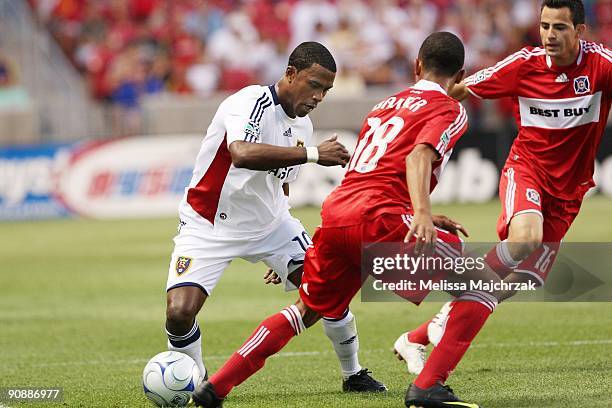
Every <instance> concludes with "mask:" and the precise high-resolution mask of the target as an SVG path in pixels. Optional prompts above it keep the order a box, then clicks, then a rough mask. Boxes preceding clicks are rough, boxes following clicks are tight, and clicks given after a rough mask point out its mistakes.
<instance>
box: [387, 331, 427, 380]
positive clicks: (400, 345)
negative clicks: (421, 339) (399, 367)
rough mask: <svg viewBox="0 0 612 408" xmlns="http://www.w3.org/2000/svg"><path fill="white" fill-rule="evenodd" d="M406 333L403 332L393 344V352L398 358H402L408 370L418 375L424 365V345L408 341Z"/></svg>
mask: <svg viewBox="0 0 612 408" xmlns="http://www.w3.org/2000/svg"><path fill="white" fill-rule="evenodd" d="M408 333H409V332H406V333H403V334H402V335H401V336H399V338H398V339H397V340H395V344H393V352H394V353H395V355H396V356H397V358H398V359H399V360H404V361H405V362H406V365H407V366H408V372H409V373H411V374H415V375H419V374H420V373H421V371H423V367H424V366H425V360H426V359H427V357H426V356H425V346H424V345H422V344H419V343H412V342H410V341H408Z"/></svg>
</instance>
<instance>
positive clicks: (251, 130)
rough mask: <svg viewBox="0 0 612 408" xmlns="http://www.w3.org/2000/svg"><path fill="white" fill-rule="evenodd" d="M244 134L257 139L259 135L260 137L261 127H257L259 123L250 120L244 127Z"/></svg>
mask: <svg viewBox="0 0 612 408" xmlns="http://www.w3.org/2000/svg"><path fill="white" fill-rule="evenodd" d="M244 133H245V134H247V135H249V136H254V137H255V138H256V139H259V135H261V127H260V126H259V123H257V122H255V121H254V120H250V121H249V123H247V124H246V126H245V127H244Z"/></svg>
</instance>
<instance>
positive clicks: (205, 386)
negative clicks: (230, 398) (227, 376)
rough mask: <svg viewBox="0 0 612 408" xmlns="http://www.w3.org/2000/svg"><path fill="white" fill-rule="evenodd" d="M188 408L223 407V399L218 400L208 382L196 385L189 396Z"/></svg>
mask: <svg viewBox="0 0 612 408" xmlns="http://www.w3.org/2000/svg"><path fill="white" fill-rule="evenodd" d="M189 406H190V407H204V408H218V407H222V406H223V398H219V397H218V396H217V393H216V392H215V387H214V386H213V385H212V384H211V383H209V382H208V381H206V382H203V383H201V384H200V385H198V386H197V387H196V389H195V391H194V392H193V394H191V400H190V401H189Z"/></svg>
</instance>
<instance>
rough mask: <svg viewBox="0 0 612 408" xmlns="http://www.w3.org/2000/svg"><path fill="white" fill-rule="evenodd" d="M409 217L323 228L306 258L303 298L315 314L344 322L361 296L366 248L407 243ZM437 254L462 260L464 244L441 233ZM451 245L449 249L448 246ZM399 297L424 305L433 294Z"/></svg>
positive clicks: (390, 216)
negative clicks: (404, 241)
mask: <svg viewBox="0 0 612 408" xmlns="http://www.w3.org/2000/svg"><path fill="white" fill-rule="evenodd" d="M410 217H411V216H409V215H401V214H384V215H380V216H377V217H375V218H373V219H372V220H369V221H367V222H363V223H361V224H357V225H351V226H343V227H325V226H323V227H319V228H317V230H316V231H315V234H314V236H313V239H312V240H313V246H312V247H310V248H309V249H308V251H307V252H306V256H305V258H304V273H303V275H302V285H301V286H300V297H301V298H302V300H303V301H304V303H306V305H307V306H308V307H309V308H310V309H312V310H314V311H315V312H317V313H319V314H321V315H323V316H325V317H329V318H332V319H340V318H342V317H343V316H344V315H345V312H346V311H347V310H348V307H349V304H350V303H351V300H352V299H353V297H354V296H355V295H356V294H357V292H359V289H360V288H361V285H362V283H363V282H362V279H363V278H364V277H367V274H362V273H361V272H362V271H361V267H362V265H361V260H362V247H363V245H364V244H369V243H379V242H381V243H382V242H389V243H390V242H403V240H404V237H405V236H406V234H407V233H408V230H409V225H410ZM437 238H438V244H437V246H436V254H434V256H440V257H444V258H447V257H449V256H452V255H450V254H454V255H455V256H456V257H458V256H461V253H460V251H461V249H460V248H462V241H461V239H460V238H459V237H457V236H456V235H453V234H451V233H449V232H447V231H444V230H441V229H438V236H437ZM447 244H448V245H447ZM396 293H397V294H398V295H400V296H402V297H404V298H406V299H408V300H410V301H413V302H414V303H420V301H421V300H422V299H423V298H425V296H427V294H428V293H429V291H427V290H421V291H410V292H409V291H402V292H396Z"/></svg>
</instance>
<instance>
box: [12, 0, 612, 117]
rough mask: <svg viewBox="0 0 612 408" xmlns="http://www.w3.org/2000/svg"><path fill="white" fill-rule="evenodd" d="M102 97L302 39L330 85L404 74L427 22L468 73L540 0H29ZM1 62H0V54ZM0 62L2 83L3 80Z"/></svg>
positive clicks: (248, 68) (609, 16)
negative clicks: (333, 64) (331, 70)
mask: <svg viewBox="0 0 612 408" xmlns="http://www.w3.org/2000/svg"><path fill="white" fill-rule="evenodd" d="M29 2H30V5H31V6H32V8H33V10H34V13H35V15H36V17H37V19H38V21H39V22H40V23H41V24H43V25H45V26H46V27H48V29H49V30H50V32H51V33H52V34H53V36H54V37H55V39H56V40H57V41H58V43H59V44H60V46H61V48H62V49H63V50H64V52H65V54H66V55H67V56H68V58H69V59H70V60H71V61H72V63H73V64H74V66H76V67H77V68H78V70H79V71H80V72H82V74H83V76H84V77H85V78H86V79H87V83H88V85H89V87H90V89H91V93H92V95H93V96H94V97H95V98H96V99H98V100H101V101H106V102H109V103H111V104H114V105H117V106H121V107H122V108H124V109H127V110H129V109H137V107H138V104H139V100H140V98H141V97H142V96H143V95H145V94H155V93H160V92H174V93H187V94H197V95H200V96H204V97H205V96H207V95H210V94H211V93H213V92H217V91H234V90H237V89H240V88H241V87H243V86H246V85H249V84H254V83H261V84H271V83H274V82H275V81H276V80H278V79H279V78H280V77H281V75H282V73H283V71H284V68H285V67H286V63H287V58H288V54H289V53H290V51H291V50H292V49H293V47H294V46H295V45H297V44H299V43H300V42H302V41H307V40H315V41H320V42H322V43H324V44H326V45H327V46H328V47H329V48H330V49H331V51H332V53H333V54H334V56H335V57H336V60H337V62H338V66H339V74H338V76H337V80H336V84H335V87H334V91H333V94H334V95H358V94H360V93H363V92H364V91H365V90H366V89H367V88H368V87H370V86H403V85H406V84H409V83H411V82H412V81H413V73H412V72H413V61H414V59H415V57H416V54H417V52H418V47H419V45H420V44H421V42H422V40H423V39H424V38H425V37H426V36H427V35H428V34H429V33H431V32H432V31H435V30H446V31H451V32H454V33H456V34H458V35H459V36H460V37H461V38H462V39H463V40H464V42H465V43H466V46H467V60H466V68H467V70H468V73H469V72H473V71H474V70H476V69H479V68H481V67H483V66H488V65H490V64H493V63H495V62H496V61H497V60H498V59H499V58H500V57H503V56H505V55H507V54H508V53H510V52H512V51H514V50H517V49H519V48H520V47H521V46H523V45H525V44H530V45H538V44H539V34H538V24H537V21H538V17H539V7H540V4H541V1H540V0H517V1H499V0H457V1H451V0H429V1H426V0H304V1H297V0H242V1H240V0H29ZM585 3H586V5H587V19H588V23H589V27H590V29H589V33H588V38H590V39H593V40H598V41H602V40H603V39H606V38H612V0H598V1H595V0H592V1H589V0H586V2H585ZM0 62H1V61H0ZM2 69H3V68H2V66H1V65H0V86H2V85H1V84H2V80H1V78H2V72H3V71H2Z"/></svg>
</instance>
